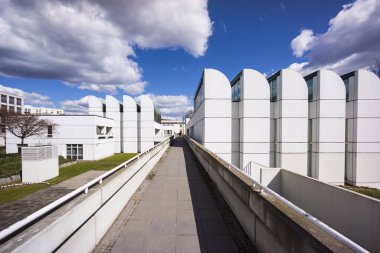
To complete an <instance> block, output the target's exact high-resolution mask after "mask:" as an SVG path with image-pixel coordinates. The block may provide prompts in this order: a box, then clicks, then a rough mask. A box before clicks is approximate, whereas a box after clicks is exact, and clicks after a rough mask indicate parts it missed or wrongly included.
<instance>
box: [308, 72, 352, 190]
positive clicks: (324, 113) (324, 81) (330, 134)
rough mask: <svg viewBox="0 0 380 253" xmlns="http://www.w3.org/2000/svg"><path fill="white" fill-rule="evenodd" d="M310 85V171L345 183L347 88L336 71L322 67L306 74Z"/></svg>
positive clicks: (312, 173)
mask: <svg viewBox="0 0 380 253" xmlns="http://www.w3.org/2000/svg"><path fill="white" fill-rule="evenodd" d="M305 79H306V80H307V83H308V86H310V88H309V154H308V170H309V173H308V175H309V176H311V177H313V178H316V179H318V180H321V181H323V182H327V183H332V184H338V185H339V184H344V173H345V169H344V168H345V131H346V128H345V117H346V89H345V87H344V83H343V80H342V79H341V78H340V76H338V75H337V74H335V73H334V72H332V71H329V70H318V71H317V72H315V73H312V74H310V75H309V76H308V77H305Z"/></svg>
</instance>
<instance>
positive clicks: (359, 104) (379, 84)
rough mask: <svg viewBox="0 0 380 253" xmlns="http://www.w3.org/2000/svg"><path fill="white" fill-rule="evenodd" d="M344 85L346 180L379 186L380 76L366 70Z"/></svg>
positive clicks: (347, 77)
mask: <svg viewBox="0 0 380 253" xmlns="http://www.w3.org/2000/svg"><path fill="white" fill-rule="evenodd" d="M342 79H343V81H344V83H345V85H346V92H347V93H346V94H347V95H346V101H347V102H346V106H347V107H346V143H347V146H346V182H347V183H349V184H353V185H358V186H368V187H376V188H379V189H380V79H379V78H378V77H377V76H376V75H375V74H373V73H372V72H369V71H367V70H357V71H354V72H351V73H348V74H346V75H343V76H342Z"/></svg>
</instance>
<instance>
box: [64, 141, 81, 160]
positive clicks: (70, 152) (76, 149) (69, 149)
mask: <svg viewBox="0 0 380 253" xmlns="http://www.w3.org/2000/svg"><path fill="white" fill-rule="evenodd" d="M66 157H67V159H72V160H83V144H67V145H66Z"/></svg>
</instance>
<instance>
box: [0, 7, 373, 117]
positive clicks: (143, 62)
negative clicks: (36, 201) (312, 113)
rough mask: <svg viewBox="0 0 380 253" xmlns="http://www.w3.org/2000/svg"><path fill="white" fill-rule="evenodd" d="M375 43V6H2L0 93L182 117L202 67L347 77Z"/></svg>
mask: <svg viewBox="0 0 380 253" xmlns="http://www.w3.org/2000/svg"><path fill="white" fill-rule="evenodd" d="M379 42H380V1H378V0H356V1H347V0H320V1H312V0H289V1H285V0H282V1H277V0H234V1H230V0H210V1H207V0H149V1H139V0H108V1H103V0H54V1H53V0H0V90H2V91H5V92H9V93H14V94H16V95H23V96H24V98H25V104H29V105H34V106H45V107H53V108H63V109H64V110H65V112H66V113H77V114H78V113H86V112H87V107H86V102H87V96H88V95H94V96H97V97H100V98H105V96H106V95H113V96H115V97H116V98H118V99H119V100H122V96H123V95H129V96H132V97H134V98H135V99H136V100H138V98H139V96H141V95H149V96H150V97H151V98H152V99H153V100H154V101H155V103H156V104H157V105H158V106H159V107H160V109H161V113H162V115H163V117H166V118H182V117H183V115H184V114H185V113H186V112H187V111H188V110H191V109H192V107H193V95H194V92H195V89H196V88H197V85H198V82H199V79H200V77H201V75H202V71H203V69H204V68H215V69H218V70H219V71H221V72H223V73H224V74H225V75H226V76H227V77H228V78H229V79H230V80H232V79H233V78H234V77H235V76H236V75H237V74H238V73H239V72H240V70H241V69H243V68H252V69H256V70H258V71H260V72H261V73H263V74H264V75H265V76H268V77H269V76H270V75H271V74H273V73H274V72H277V71H278V70H280V69H283V68H290V69H293V70H295V71H298V72H299V73H300V74H302V75H305V74H308V73H310V72H313V71H315V70H317V69H320V68H327V69H330V70H333V71H335V72H337V73H339V74H344V73H347V72H350V71H352V70H355V69H358V68H365V67H366V66H368V65H370V64H372V63H373V62H374V60H375V58H378V59H380V43H379Z"/></svg>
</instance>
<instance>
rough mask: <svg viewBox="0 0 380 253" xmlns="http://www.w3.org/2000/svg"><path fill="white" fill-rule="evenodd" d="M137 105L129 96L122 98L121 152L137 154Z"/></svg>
mask: <svg viewBox="0 0 380 253" xmlns="http://www.w3.org/2000/svg"><path fill="white" fill-rule="evenodd" d="M137 121H138V116H137V105H136V101H135V100H134V99H133V98H131V97H130V96H126V95H124V96H123V129H122V131H124V132H123V151H124V152H125V153H137V152H138V128H137V123H138V122H137Z"/></svg>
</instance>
